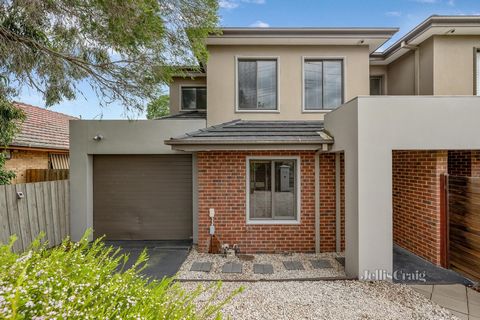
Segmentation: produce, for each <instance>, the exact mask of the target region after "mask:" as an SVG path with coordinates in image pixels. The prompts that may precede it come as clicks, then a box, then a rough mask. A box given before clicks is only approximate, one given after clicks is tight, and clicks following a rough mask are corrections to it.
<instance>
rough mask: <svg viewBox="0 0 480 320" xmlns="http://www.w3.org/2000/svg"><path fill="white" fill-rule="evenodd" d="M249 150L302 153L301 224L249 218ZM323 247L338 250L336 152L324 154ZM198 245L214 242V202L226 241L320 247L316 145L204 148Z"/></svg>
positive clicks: (257, 246) (275, 247)
mask: <svg viewBox="0 0 480 320" xmlns="http://www.w3.org/2000/svg"><path fill="white" fill-rule="evenodd" d="M247 156H271V157H272V158H275V156H300V170H301V186H300V188H301V215H300V217H301V223H300V224H299V225H247V224H246V208H245V205H246V198H245V197H246V194H245V192H246V189H245V188H246V185H245V184H246V177H245V175H246V158H247ZM320 164H321V166H320V170H321V174H320V177H321V178H320V188H321V189H320V194H321V200H322V204H321V209H320V234H321V237H322V238H321V250H322V251H335V187H334V182H335V158H334V156H333V155H328V154H322V155H321V159H320ZM197 166H198V167H197V168H198V191H199V192H198V193H199V195H198V205H199V208H198V210H199V237H198V248H199V250H200V251H203V252H205V251H207V250H208V246H209V238H210V237H209V233H208V229H209V226H210V218H209V216H208V211H209V208H215V212H216V216H215V230H216V235H217V236H218V238H219V240H220V242H221V243H228V244H229V245H233V244H238V245H239V246H240V250H241V251H242V252H248V253H255V252H314V251H315V152H313V151H214V152H199V153H198V155H197Z"/></svg>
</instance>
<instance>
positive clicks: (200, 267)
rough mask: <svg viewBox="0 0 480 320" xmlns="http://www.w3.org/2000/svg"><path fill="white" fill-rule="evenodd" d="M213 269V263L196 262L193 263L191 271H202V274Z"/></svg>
mask: <svg viewBox="0 0 480 320" xmlns="http://www.w3.org/2000/svg"><path fill="white" fill-rule="evenodd" d="M211 269H212V263H211V262H197V261H195V262H194V263H192V267H191V268H190V271H201V272H210V270H211Z"/></svg>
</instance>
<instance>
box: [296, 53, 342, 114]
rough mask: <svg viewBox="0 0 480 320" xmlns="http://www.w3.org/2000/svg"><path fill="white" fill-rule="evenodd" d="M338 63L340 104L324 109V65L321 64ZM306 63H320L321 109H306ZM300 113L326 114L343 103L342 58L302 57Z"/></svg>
mask: <svg viewBox="0 0 480 320" xmlns="http://www.w3.org/2000/svg"><path fill="white" fill-rule="evenodd" d="M333 61H336V62H340V67H341V72H340V76H341V85H340V104H339V105H338V106H335V107H328V108H327V107H325V106H324V98H323V97H325V93H324V88H325V77H324V65H323V62H333ZM308 62H322V106H319V107H321V108H317V109H314V108H308V107H307V101H306V97H307V93H306V91H307V86H306V81H305V80H306V77H305V75H306V65H307V63H308ZM302 100H303V101H302V112H305V113H309V112H328V111H331V110H335V109H336V108H338V107H339V106H341V105H342V104H344V103H345V59H344V58H342V57H338V58H337V57H304V58H303V60H302Z"/></svg>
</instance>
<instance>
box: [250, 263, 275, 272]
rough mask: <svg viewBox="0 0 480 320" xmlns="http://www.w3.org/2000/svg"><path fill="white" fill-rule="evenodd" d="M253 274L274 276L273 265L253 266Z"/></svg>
mask: <svg viewBox="0 0 480 320" xmlns="http://www.w3.org/2000/svg"><path fill="white" fill-rule="evenodd" d="M253 273H256V274H273V266H272V265H271V264H259V263H255V264H254V265H253Z"/></svg>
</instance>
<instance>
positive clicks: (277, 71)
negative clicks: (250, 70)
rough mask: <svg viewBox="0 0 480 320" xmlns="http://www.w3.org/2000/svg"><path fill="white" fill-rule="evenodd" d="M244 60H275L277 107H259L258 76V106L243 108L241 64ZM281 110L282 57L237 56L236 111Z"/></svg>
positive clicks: (275, 111) (274, 111) (276, 111)
mask: <svg viewBox="0 0 480 320" xmlns="http://www.w3.org/2000/svg"><path fill="white" fill-rule="evenodd" d="M242 61H252V62H258V61H272V62H275V82H274V83H275V108H272V109H262V108H258V76H257V88H256V90H257V91H256V95H257V106H255V107H251V108H242V107H240V81H239V78H240V68H239V64H240V63H241V62H242ZM279 111H280V59H279V57H271V56H268V57H248V56H247V57H244V56H241V57H235V112H239V113H244V112H266V113H268V112H271V113H272V112H273V113H278V112H279Z"/></svg>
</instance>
